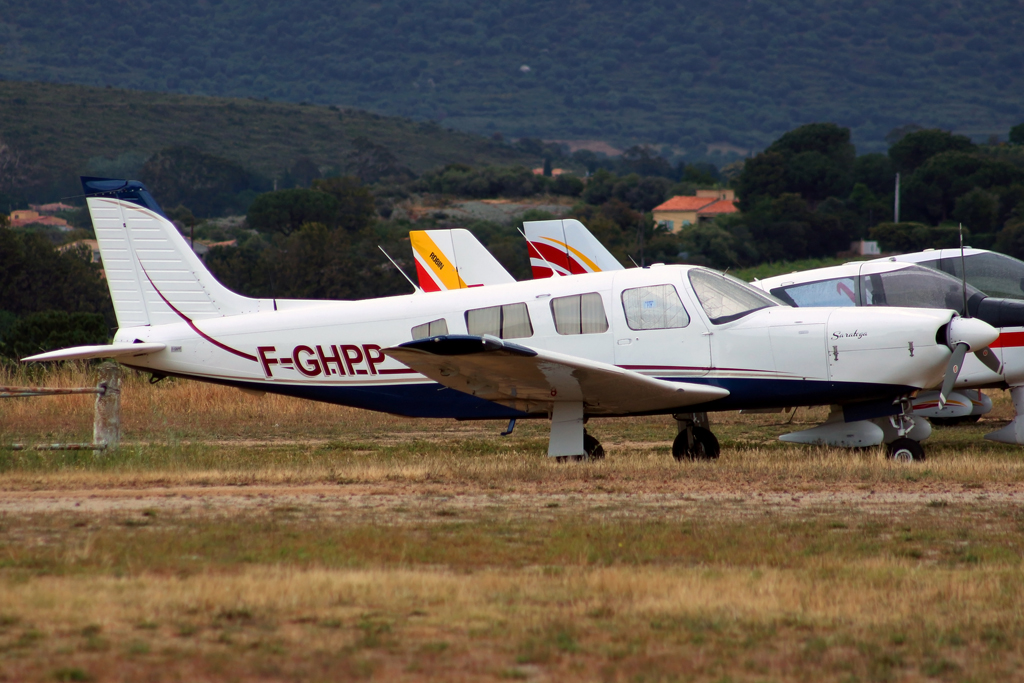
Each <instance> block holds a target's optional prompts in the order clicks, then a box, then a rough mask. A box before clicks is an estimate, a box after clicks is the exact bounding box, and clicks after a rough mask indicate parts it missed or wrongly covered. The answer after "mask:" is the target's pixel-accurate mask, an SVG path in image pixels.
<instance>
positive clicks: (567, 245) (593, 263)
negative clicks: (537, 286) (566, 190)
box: [523, 218, 622, 279]
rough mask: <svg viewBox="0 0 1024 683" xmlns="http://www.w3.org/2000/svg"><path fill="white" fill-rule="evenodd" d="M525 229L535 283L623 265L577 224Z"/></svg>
mask: <svg viewBox="0 0 1024 683" xmlns="http://www.w3.org/2000/svg"><path fill="white" fill-rule="evenodd" d="M523 227H524V228H525V230H526V244H527V250H528V251H529V253H530V267H531V269H532V270H533V277H534V279H539V278H545V277H552V276H553V275H555V274H558V275H577V274H580V273H600V272H602V271H606V270H622V264H621V263H619V262H618V260H617V259H616V258H615V257H614V256H612V255H611V252H609V251H608V250H607V249H605V248H604V245H603V244H601V243H600V242H598V241H597V238H596V237H594V236H593V235H592V234H591V233H590V231H589V230H587V229H586V227H584V225H583V224H582V223H580V222H579V221H578V220H575V219H572V218H565V219H556V220H550V221H526V222H525V223H523Z"/></svg>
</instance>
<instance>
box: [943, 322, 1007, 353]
mask: <svg viewBox="0 0 1024 683" xmlns="http://www.w3.org/2000/svg"><path fill="white" fill-rule="evenodd" d="M946 336H947V339H948V340H949V348H951V349H952V348H956V345H957V344H967V346H968V347H969V348H970V350H971V351H980V350H981V349H983V348H985V347H986V346H988V345H989V344H991V343H992V342H994V341H995V340H996V339H997V338H998V337H999V330H997V329H996V328H994V327H992V326H991V325H989V324H988V323H987V322H985V321H984V320H978V319H977V318H959V317H957V318H953V319H952V320H950V321H949V326H948V328H947V333H946Z"/></svg>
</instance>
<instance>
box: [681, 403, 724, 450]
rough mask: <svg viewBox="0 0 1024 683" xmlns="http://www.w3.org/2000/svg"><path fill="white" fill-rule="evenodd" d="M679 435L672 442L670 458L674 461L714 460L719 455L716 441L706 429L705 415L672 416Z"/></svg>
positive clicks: (686, 414) (684, 414) (706, 419)
mask: <svg viewBox="0 0 1024 683" xmlns="http://www.w3.org/2000/svg"><path fill="white" fill-rule="evenodd" d="M673 417H674V418H675V419H676V426H677V427H678V428H679V433H678V434H677V435H676V438H675V441H673V442H672V457H674V458H675V459H676V460H715V459H717V458H718V455H719V453H721V450H722V449H721V448H720V447H719V445H718V439H717V438H715V435H714V434H713V433H712V432H711V430H710V429H708V414H707V413H681V414H677V415H673Z"/></svg>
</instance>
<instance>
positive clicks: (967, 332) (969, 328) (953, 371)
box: [939, 317, 999, 409]
mask: <svg viewBox="0 0 1024 683" xmlns="http://www.w3.org/2000/svg"><path fill="white" fill-rule="evenodd" d="M998 337H999V331H998V330H997V329H995V328H994V327H992V326H991V325H989V324H988V323H986V322H984V321H983V320H978V319H977V318H960V317H954V318H953V319H952V320H950V321H949V324H948V325H947V326H946V344H947V345H948V346H949V348H950V350H951V351H952V352H953V355H952V356H950V358H949V365H947V366H946V377H945V378H944V379H943V380H942V390H941V391H940V392H939V408H940V409H942V408H944V407H945V405H946V399H947V397H948V396H949V394H950V392H952V391H953V385H954V384H955V383H956V378H957V377H958V376H959V375H960V370H961V369H962V368H963V366H964V357H965V356H966V355H967V352H968V351H973V352H974V355H975V356H977V358H978V360H980V361H981V362H982V363H985V365H986V366H988V367H989V368H992V365H990V362H991V361H992V360H994V361H995V363H996V365H997V367H998V366H999V360H998V359H997V358H996V355H995V354H994V353H992V349H990V348H989V344H991V343H992V342H994V341H995V340H996V339H997V338H998Z"/></svg>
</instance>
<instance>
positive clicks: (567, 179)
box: [551, 173, 584, 197]
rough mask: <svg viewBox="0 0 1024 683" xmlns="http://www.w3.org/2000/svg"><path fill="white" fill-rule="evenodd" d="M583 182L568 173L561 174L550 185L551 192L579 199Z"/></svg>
mask: <svg viewBox="0 0 1024 683" xmlns="http://www.w3.org/2000/svg"><path fill="white" fill-rule="evenodd" d="M583 188H584V185H583V181H582V180H580V179H579V178H577V177H576V176H574V175H571V174H569V173H563V174H562V175H560V176H558V177H556V178H555V181H554V182H553V183H552V184H551V191H552V192H554V193H555V194H558V195H562V196H565V197H579V196H580V194H582V193H583Z"/></svg>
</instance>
